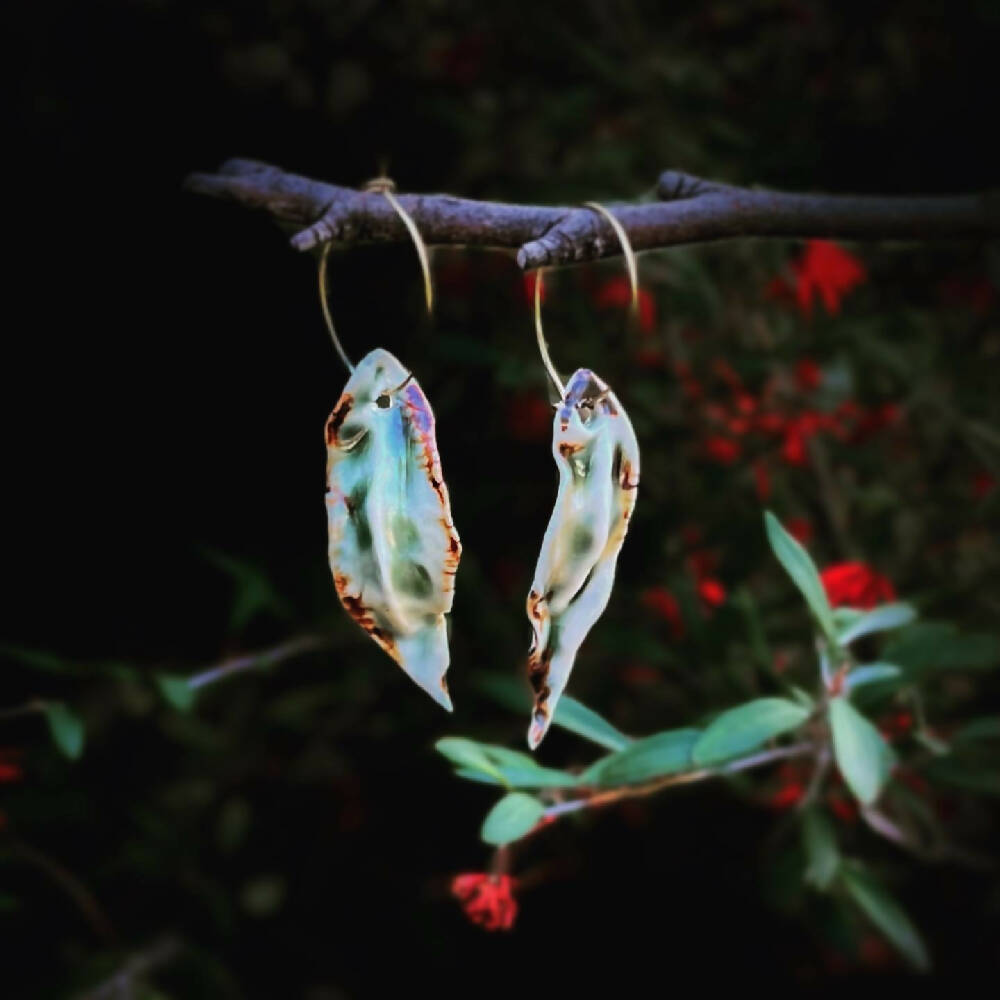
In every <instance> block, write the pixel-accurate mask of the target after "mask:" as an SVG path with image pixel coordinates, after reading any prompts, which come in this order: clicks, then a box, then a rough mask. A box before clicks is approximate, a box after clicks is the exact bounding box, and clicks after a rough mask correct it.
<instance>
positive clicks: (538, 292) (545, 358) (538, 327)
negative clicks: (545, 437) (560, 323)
mask: <svg viewBox="0 0 1000 1000" xmlns="http://www.w3.org/2000/svg"><path fill="white" fill-rule="evenodd" d="M544 271H545V269H544V268H542V267H540V268H539V269H538V271H537V272H536V274H535V337H536V338H537V339H538V351H539V353H540V354H541V356H542V364H543V365H545V370H546V371H547V372H548V374H549V378H550V379H552V384H553V385H554V386H555V387H556V392H558V393H559V398H560V399H565V398H566V389H565V387H564V386H563V384H562V382H561V381H560V380H559V374H558V372H556V366H555V365H554V364H552V358H550V357H549V348H548V345H547V344H546V343H545V334H544V333H542V274H543V273H544Z"/></svg>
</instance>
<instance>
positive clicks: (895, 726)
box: [878, 712, 913, 740]
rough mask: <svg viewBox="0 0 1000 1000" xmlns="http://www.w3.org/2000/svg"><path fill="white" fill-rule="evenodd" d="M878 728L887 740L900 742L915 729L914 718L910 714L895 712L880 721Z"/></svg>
mask: <svg viewBox="0 0 1000 1000" xmlns="http://www.w3.org/2000/svg"><path fill="white" fill-rule="evenodd" d="M878 728H879V730H880V731H881V733H882V735H883V736H884V737H885V738H886V739H887V740H898V739H900V738H901V737H903V736H906V734H907V733H909V732H910V730H912V729H913V716H912V715H911V714H910V713H909V712H893V713H892V714H891V715H887V716H884V717H883V718H882V719H880V720H879V725H878Z"/></svg>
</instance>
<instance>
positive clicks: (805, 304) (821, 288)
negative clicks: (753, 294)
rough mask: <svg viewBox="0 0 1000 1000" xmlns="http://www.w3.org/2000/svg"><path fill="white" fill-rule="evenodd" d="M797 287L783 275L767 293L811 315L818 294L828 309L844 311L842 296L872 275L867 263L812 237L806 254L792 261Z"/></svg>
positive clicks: (772, 282) (830, 310)
mask: <svg viewBox="0 0 1000 1000" xmlns="http://www.w3.org/2000/svg"><path fill="white" fill-rule="evenodd" d="M792 271H793V272H794V274H795V285H794V287H793V286H792V285H791V284H790V283H789V282H788V281H787V280H786V279H785V278H782V277H777V278H772V280H771V281H770V282H768V284H767V287H766V288H765V289H764V296H765V298H768V299H773V300H775V301H777V302H785V303H788V304H793V303H794V304H796V305H798V307H799V309H800V310H801V312H802V313H803V314H804V315H806V316H808V315H809V314H811V313H812V305H813V299H814V298H816V296H817V295H818V296H819V298H820V299H822V301H823V305H824V306H825V307H826V310H827V312H829V313H837V312H839V311H840V301H841V299H842V298H843V297H844V296H845V295H846V294H847V293H848V292H849V291H850V290H851V289H852V288H854V287H855V286H856V285H860V284H862V283H863V282H864V281H865V280H866V279H867V277H868V275H867V272H866V271H865V268H864V265H863V264H862V263H861V261H860V260H858V258H857V257H855V256H854V255H853V254H851V253H848V252H847V251H846V250H843V249H841V248H840V247H839V246H837V244H836V243H831V242H830V241H829V240H809V241H808V242H807V243H806V245H805V249H804V250H803V251H802V256H801V257H799V259H798V260H795V261H792Z"/></svg>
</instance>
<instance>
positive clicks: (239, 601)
mask: <svg viewBox="0 0 1000 1000" xmlns="http://www.w3.org/2000/svg"><path fill="white" fill-rule="evenodd" d="M205 556H206V558H207V559H208V561H209V562H210V563H212V565H213V566H215V567H216V568H217V569H220V570H222V572H223V573H225V574H226V575H228V576H229V577H230V578H231V579H232V580H233V583H234V584H235V594H234V595H233V610H232V612H231V614H230V621H229V625H230V628H232V629H234V630H235V631H240V630H242V629H243V628H245V627H246V626H247V625H249V624H250V622H251V621H253V619H254V618H256V617H257V615H259V614H260V613H261V612H269V613H270V614H273V615H274V616H275V617H278V618H289V617H291V608H290V606H289V604H288V602H287V601H286V600H285V599H284V598H283V597H282V596H281V595H280V594H279V593H278V591H277V589H276V588H275V587H274V584H272V583H271V581H270V579H268V577H267V576H266V575H265V574H264V573H263V572H262V571H261V570H260V569H258V568H257V567H256V566H253V565H251V564H250V563H248V562H244V561H243V560H242V559H237V558H235V557H234V556H230V555H227V554H226V553H225V552H218V551H215V550H208V551H206V552H205Z"/></svg>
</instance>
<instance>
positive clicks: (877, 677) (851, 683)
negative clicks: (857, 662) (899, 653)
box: [844, 663, 903, 691]
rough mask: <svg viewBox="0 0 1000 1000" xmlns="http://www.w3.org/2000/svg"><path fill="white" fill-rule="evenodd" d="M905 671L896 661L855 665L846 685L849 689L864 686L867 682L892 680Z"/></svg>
mask: <svg viewBox="0 0 1000 1000" xmlns="http://www.w3.org/2000/svg"><path fill="white" fill-rule="evenodd" d="M902 673H903V671H902V670H900V669H899V667H897V666H896V664H895V663H865V664H863V665H862V666H860V667H855V668H854V669H853V670H852V671H851V672H850V673H849V674H848V675H847V678H846V680H845V682H844V683H845V687H846V688H847V690H848V691H853V690H854V689H855V688H859V687H862V686H864V685H865V684H875V683H877V682H878V681H891V680H893V679H894V678H896V677H900V676H901V675H902Z"/></svg>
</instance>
